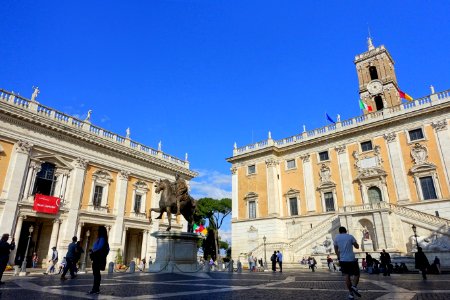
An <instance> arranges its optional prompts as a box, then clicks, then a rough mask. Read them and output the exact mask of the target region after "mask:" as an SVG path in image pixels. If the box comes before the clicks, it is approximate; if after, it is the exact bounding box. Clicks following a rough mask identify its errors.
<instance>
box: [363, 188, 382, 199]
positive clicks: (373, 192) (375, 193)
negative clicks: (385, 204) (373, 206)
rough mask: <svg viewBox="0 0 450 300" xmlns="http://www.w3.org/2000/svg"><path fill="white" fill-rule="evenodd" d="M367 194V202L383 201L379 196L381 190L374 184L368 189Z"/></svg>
mask: <svg viewBox="0 0 450 300" xmlns="http://www.w3.org/2000/svg"><path fill="white" fill-rule="evenodd" d="M367 193H368V195H369V202H370V203H380V202H381V201H383V198H382V197H381V191H380V189H379V188H377V187H376V186H372V187H370V188H369V190H368V192H367Z"/></svg>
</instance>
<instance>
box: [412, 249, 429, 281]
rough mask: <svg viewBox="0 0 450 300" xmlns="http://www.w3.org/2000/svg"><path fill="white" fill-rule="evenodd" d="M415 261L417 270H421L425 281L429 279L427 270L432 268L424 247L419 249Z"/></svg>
mask: <svg viewBox="0 0 450 300" xmlns="http://www.w3.org/2000/svg"><path fill="white" fill-rule="evenodd" d="M414 261H415V265H416V269H419V270H420V271H421V272H422V278H423V280H426V279H427V269H428V268H429V267H430V262H429V261H428V258H427V256H426V255H425V253H423V251H422V247H417V252H416V254H414Z"/></svg>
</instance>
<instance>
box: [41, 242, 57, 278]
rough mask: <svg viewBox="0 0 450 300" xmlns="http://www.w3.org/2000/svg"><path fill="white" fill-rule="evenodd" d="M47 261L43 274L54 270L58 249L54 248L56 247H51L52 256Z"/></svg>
mask: <svg viewBox="0 0 450 300" xmlns="http://www.w3.org/2000/svg"><path fill="white" fill-rule="evenodd" d="M48 262H49V265H48V267H47V271H45V272H44V274H45V275H47V274H50V273H54V272H55V266H56V263H57V262H58V251H57V250H56V247H53V248H52V257H51V258H50V260H49V261H48Z"/></svg>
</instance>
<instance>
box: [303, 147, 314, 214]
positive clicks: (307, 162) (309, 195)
mask: <svg viewBox="0 0 450 300" xmlns="http://www.w3.org/2000/svg"><path fill="white" fill-rule="evenodd" d="M301 159H302V161H303V178H304V185H305V200H306V210H307V211H308V212H315V211H316V193H315V190H314V175H313V170H312V162H311V157H310V155H309V154H304V155H302V156H301Z"/></svg>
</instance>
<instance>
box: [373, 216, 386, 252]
mask: <svg viewBox="0 0 450 300" xmlns="http://www.w3.org/2000/svg"><path fill="white" fill-rule="evenodd" d="M373 220H374V227H375V232H376V235H377V240H376V241H377V244H376V247H377V248H376V249H375V251H377V250H381V249H386V248H387V247H386V239H385V236H384V230H383V221H382V219H381V213H378V212H375V213H374V214H373Z"/></svg>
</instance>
